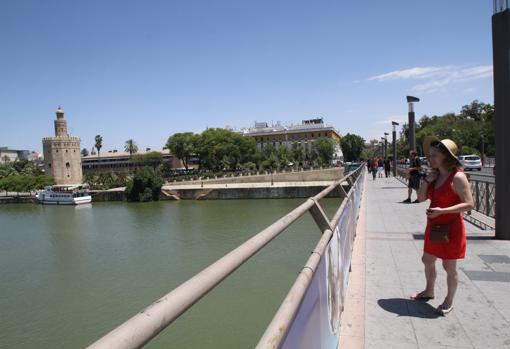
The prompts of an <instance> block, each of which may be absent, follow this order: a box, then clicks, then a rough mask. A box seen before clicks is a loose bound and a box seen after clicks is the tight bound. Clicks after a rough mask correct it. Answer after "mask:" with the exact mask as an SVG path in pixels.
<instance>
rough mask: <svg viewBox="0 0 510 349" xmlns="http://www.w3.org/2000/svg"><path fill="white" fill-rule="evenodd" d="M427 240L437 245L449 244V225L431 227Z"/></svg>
mask: <svg viewBox="0 0 510 349" xmlns="http://www.w3.org/2000/svg"><path fill="white" fill-rule="evenodd" d="M429 240H430V241H432V242H435V243H439V244H447V243H448V242H450V224H433V225H431V227H430V235H429Z"/></svg>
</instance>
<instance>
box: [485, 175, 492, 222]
mask: <svg viewBox="0 0 510 349" xmlns="http://www.w3.org/2000/svg"><path fill="white" fill-rule="evenodd" d="M485 209H486V210H487V212H486V213H485V214H486V215H487V216H490V213H491V200H490V190H489V182H485Z"/></svg>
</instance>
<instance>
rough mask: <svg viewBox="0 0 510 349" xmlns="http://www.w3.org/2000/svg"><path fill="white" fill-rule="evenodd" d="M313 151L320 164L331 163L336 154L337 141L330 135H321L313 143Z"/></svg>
mask: <svg viewBox="0 0 510 349" xmlns="http://www.w3.org/2000/svg"><path fill="white" fill-rule="evenodd" d="M312 150H313V153H315V154H316V160H318V162H319V164H320V165H325V164H329V163H331V160H333V155H334V154H335V142H334V141H333V140H332V139H331V138H328V137H320V138H318V139H317V140H315V141H314V142H313V144H312Z"/></svg>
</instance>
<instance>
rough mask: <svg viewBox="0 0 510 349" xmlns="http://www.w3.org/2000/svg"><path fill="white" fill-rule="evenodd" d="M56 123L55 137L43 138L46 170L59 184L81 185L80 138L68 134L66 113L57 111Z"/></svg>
mask: <svg viewBox="0 0 510 349" xmlns="http://www.w3.org/2000/svg"><path fill="white" fill-rule="evenodd" d="M56 114H57V119H56V120H55V121H54V125H55V137H45V138H43V141H42V142H43V156H44V170H45V173H46V175H48V176H51V177H53V178H54V179H55V183H57V184H80V183H81V182H82V169H81V154H80V138H78V137H72V136H70V135H69V133H68V132H67V120H66V119H65V118H64V111H63V110H62V109H61V108H60V106H59V107H58V109H57V112H56Z"/></svg>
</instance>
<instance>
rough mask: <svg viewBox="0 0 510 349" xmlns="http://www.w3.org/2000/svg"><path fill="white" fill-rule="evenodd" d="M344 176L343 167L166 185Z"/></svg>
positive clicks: (278, 180)
mask: <svg viewBox="0 0 510 349" xmlns="http://www.w3.org/2000/svg"><path fill="white" fill-rule="evenodd" d="M343 176H344V168H343V167H331V168H324V169H316V170H308V171H294V170H288V171H285V172H275V173H272V174H271V173H269V172H267V173H261V174H257V175H244V176H231V177H218V178H209V179H197V180H192V181H182V182H167V183H166V184H165V185H169V186H177V185H190V184H202V183H203V184H232V183H266V182H269V183H270V182H273V183H279V182H312V181H337V180H339V179H340V178H342V177H343Z"/></svg>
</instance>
